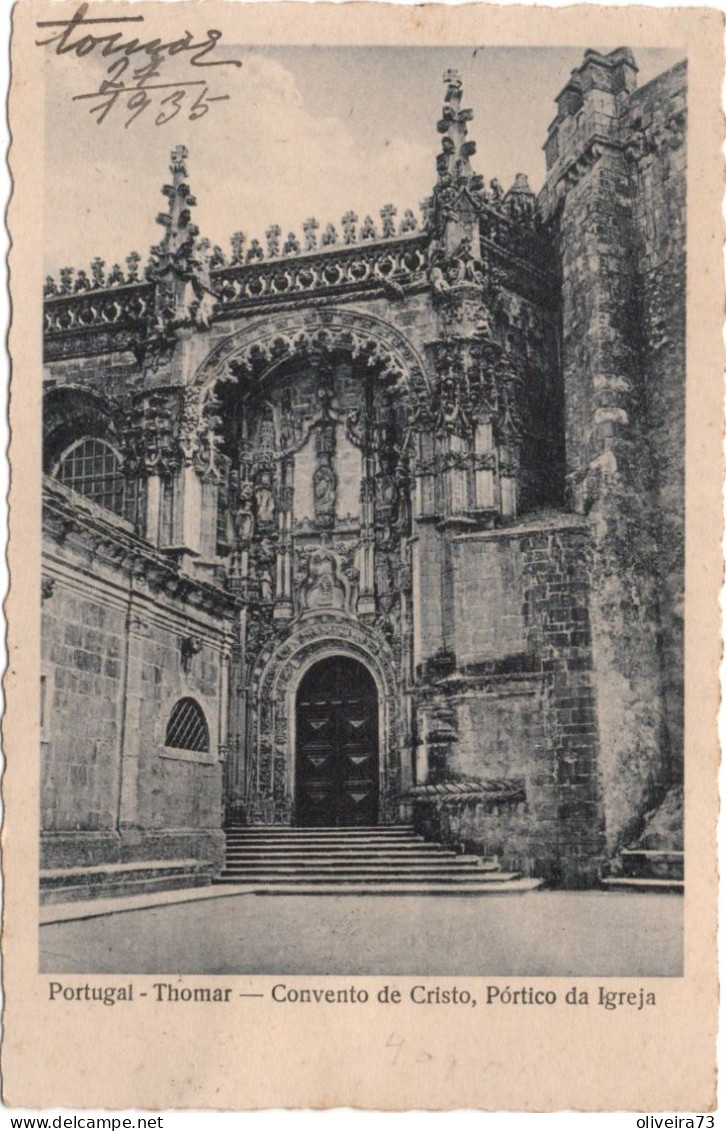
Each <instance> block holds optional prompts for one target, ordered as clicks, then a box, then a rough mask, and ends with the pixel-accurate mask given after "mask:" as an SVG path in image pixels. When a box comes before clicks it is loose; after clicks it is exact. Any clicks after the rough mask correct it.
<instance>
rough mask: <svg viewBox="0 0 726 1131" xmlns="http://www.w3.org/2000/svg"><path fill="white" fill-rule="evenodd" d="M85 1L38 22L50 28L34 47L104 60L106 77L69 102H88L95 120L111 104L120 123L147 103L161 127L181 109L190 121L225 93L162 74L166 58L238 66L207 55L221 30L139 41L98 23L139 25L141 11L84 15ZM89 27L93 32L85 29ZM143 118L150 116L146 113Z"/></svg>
mask: <svg viewBox="0 0 726 1131" xmlns="http://www.w3.org/2000/svg"><path fill="white" fill-rule="evenodd" d="M88 8H89V5H88V4H81V5H80V6H79V7H78V8H77V9H76V12H75V14H74V15H73V17H72V18H71V19H70V20H42V21H39V22H38V24H37V25H36V26H37V27H38V28H52V29H53V30H52V33H51V34H50V35H49V36H48V37H47V38H45V39H38V40H36V45H37V46H38V47H50V46H52V47H53V48H54V51H53V54H55V55H64V56H68V57H69V58H71V59H78V60H83V59H85V58H87V57H88V56H92V55H93V56H95V57H96V58H97V59H102V60H103V61H104V62H106V61H108V63H107V66H106V77H105V78H103V79H102V80H101V82H100V83H99V85H98V87H97V89H96V90H92V91H87V92H84V93H82V94H76V95H74V96H73V101H74V102H79V101H81V102H82V101H89V102H90V103H91V104H90V106H89V112H90V113H91V114H94V115H96V122H97V123H98V124H99V125H100V123H101V122H103V121H105V119H106V118H107V117H108V115H109V114H110V112H111V110H113V108H114V107H115V106H117V105H119V106H121V107H125V109H126V111H127V113H128V117H127V118H126V121H125V123H124V124H125V125H126V127H128V126H130V125H131V123H132V122H133V121H134V120H135V119H136V118H138V117H139V115H141V114H143V113H144V111H146V110H148V109H149V108H150V107H151V114H153V116H154V117H153V120H154V123H155V125H157V126H163V125H165V124H166V123H167V122H170V121H172V119H174V118H175V117H176V116H177V114H180V113H182V112H184V113H186V114H187V116H188V118H189V120H190V121H192V122H193V121H196V120H197V119H198V118H201V117H203V116H204V115H205V114H207V113H208V111H209V107H210V104H211V103H213V102H224V101H227V100H228V99H229V95H228V94H216V95H213V94H211V93H210V87H209V82H208V81H207V80H205V79H185V78H179V77H177V76H174V78H172V77H171V76H169V78H168V79H167V74H166V73H165V72H166V70H167V69H168V68H167V64H168V63H169V62H170V60H174V59H177V58H178V57H180V58H181V59H182V60H184V59H186V61H187V62H188V63H189V64H190V66H192V67H241V66H242V63H241V62H240V61H239V60H238V59H212V58H209V56H210V55H211V54H212V53H213V52H214V50H215V48H216V47H217V44H218V43H219V41H220V39H221V37H222V33H221V31H218V30H217V29H216V28H209V29H208V30H207V32H206V38H205V39H199V40H195V38H194V36H193V34H192V33H191V32H189V31H185V32H184V33H183V35H180V36H179V37H178V38H175V39H171V40H169V41H168V42H163V41H162V40H161V39H158V38H156V39H153V38H152V39H147V40H142V39H140V38H138V37H134V38H128V37H126V36H125V34H124V31H118V30H113V31H109V30H105V29H104V30H103V31H102V32H100V33H99V31H98V30H97V28H98V25H102V24H106V25H108V24H129V23H135V24H138V23H143V22H144V17H143V16H142V15H133V16H120V17H98V18H91V17H89V16H88ZM91 28H93V30H90V29H91ZM146 116H147V117H149V116H150V115H146Z"/></svg>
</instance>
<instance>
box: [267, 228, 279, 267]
mask: <svg viewBox="0 0 726 1131" xmlns="http://www.w3.org/2000/svg"><path fill="white" fill-rule="evenodd" d="M281 235H282V228H281V227H280V225H279V224H271V225H270V227H269V228H268V229H267V231H266V232H265V239H266V240H267V255H268V257H269V258H270V259H275V258H276V257H277V256H278V255H279V254H280V236H281Z"/></svg>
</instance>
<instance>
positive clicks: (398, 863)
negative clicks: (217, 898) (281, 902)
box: [225, 856, 496, 875]
mask: <svg viewBox="0 0 726 1131" xmlns="http://www.w3.org/2000/svg"><path fill="white" fill-rule="evenodd" d="M225 867H226V868H228V869H229V868H234V869H235V870H236V871H247V872H249V871H253V872H289V871H297V870H299V869H303V870H305V871H310V870H313V871H316V872H331V873H333V874H335V873H338V872H340V873H343V872H360V871H374V872H380V871H382V870H383V871H385V870H386V869H391V868H393V869H395V870H396V871H399V872H403V871H405V872H431V871H435V870H437V871H441V870H443V871H447V872H452V871H453V872H484V871H485V869H484V868H482V866H481V861H480V860H479V859H478V857H476V856H474V857H469V858H468V859H467V860H464V861H462V862H461V863H459V861H458V859H456V858H455V859H454V860H447V859H443V860H440V859H438V858H436V859H433V860H398V859H395V858H394V859H392V860H372V859H358V860H342V861H340V862H338V861H331V860H326V859H322V860H320V859H314V860H311V859H307V858H304V857H301V858H298V859H296V860H267V859H265V858H264V857H258V858H257V859H254V860H234V859H230V858H229V857H228V858H227V860H226V861H225ZM487 874H488V875H495V874H496V873H495V872H488V873H487Z"/></svg>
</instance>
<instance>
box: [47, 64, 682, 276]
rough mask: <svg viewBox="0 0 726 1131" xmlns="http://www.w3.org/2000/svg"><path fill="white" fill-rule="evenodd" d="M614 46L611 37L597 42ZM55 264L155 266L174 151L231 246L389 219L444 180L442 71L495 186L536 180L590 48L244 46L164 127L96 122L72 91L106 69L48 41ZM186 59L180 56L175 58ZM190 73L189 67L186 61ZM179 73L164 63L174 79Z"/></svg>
mask: <svg viewBox="0 0 726 1131" xmlns="http://www.w3.org/2000/svg"><path fill="white" fill-rule="evenodd" d="M593 46H595V47H596V48H597V49H598V50H603V51H609V50H612V48H613V47H614V46H617V44H601V45H600V44H595V45H593ZM45 50H46V52H47V54H46V59H45V74H46V121H45V137H46V146H45V159H46V177H45V183H46V185H47V186H48V190H47V192H46V194H45V216H44V229H45V231H44V234H45V239H44V244H45V253H46V271H47V272H49V273H52V274H56V275H57V272H58V270H59V269H60V268H61V267H63V266H74V267H84V268H85V269H87V265H88V264H89V263H90V261H91V259H92V258H93V257H94V256H100V257H101V258H102V259H104V260H105V261H106V263H107V266H110V265H111V264H112V263H114V262H116V261H121V262H123V260H124V258H125V257H126V255H127V254H128V253H129V252H130V251H132V250H135V251H138V252H139V253H140V254H141V255H142V258H143V259H144V260H145V259H146V256H147V253H148V249H149V247H150V246H151V245H152V244H154V243H156V242H157V241H158V240H159V238H160V235H161V228H160V226H159V225H158V224H156V223H155V222H154V218H155V216H156V215H157V213H158V212H160V211H165V209H166V202H165V199H164V197H163V196H162V195H161V186H162V185H163V184H164V183H165V182H166V181H168V180H169V173H168V162H169V153H170V151H171V149H173V148H174V146H176V145H179V144H184V145H186V146H187V148H188V150H189V158H188V162H187V164H188V173H189V183H190V185H191V188H192V191H193V193H194V195H195V197H196V199H197V205H198V206H197V207H196V208H195V209H194V222H195V223H196V224H197V225H198V226H199V228H200V230H201V234H202V235H204V236H206V237H207V238H209V239H210V240H211V241H212V243H216V244H219V245H220V246H221V247H222V248H223V249H224V250H225V251H228V250H229V238H230V236H231V235H232V233H233V232H235V231H238V230H240V229H241V230H242V231H244V232H245V233H246V234H247V235H248V237H256V238H258V239H259V240H260V241H261V242H262V243H263V245H264V232H265V229H266V228H267V227H269V226H270V225H271V224H279V225H280V226H281V228H282V229H283V240H284V238H285V236H286V234H287V232H288V231H289V230H294V231H295V232H296V233H297V235H298V237H299V238H302V230H301V224H302V221H303V220H304V219H306V218H307V217H309V216H315V217H316V218H317V219H318V221H319V222H320V224H321V229H322V226H323V225H324V224H325V223H327V222H328V221H332V222H333V223H334V224H335V225H336V227H337V229H338V232H339V233H340V218H341V216H342V215H343V213H344V212H347V211H348V210H349V209H352V210H353V211H354V212H356V213H357V214H358V216H359V217H360V220H361V221H362V219H363V217H364V216H365V215H367V214H370V215H371V216H373V218H374V220H375V221H376V223H378V222H379V215H378V213H379V209H380V208H381V207H383V206H384V205H386V204H388V203H392V204H394V205H395V206H396V207H397V208H398V209H399V216H400V215H401V214H402V212H403V210H404V209H405V208H412V209H413V210H414V212H415V213H416V215H417V216H418V206H419V202H420V201H421V199H422V198H423V197H425V196H427V195H428V194H429V193H430V192H431V188H432V186H433V184H434V182H435V179H436V164H435V163H436V154H437V153H438V151H439V149H440V138H439V135H438V134H437V131H436V123H437V121H438V119H439V117H440V114H441V107H442V103H443V95H444V84H443V81H442V78H443V74H444V72H445V71H446V70H447V69H448V68H450V67H454V68H457V69H458V70H459V72H460V74H461V77H462V80H463V83H464V102H463V104H464V105H465V106H468V107H471V108H472V109H473V111H474V119H473V122H472V123H470V126H469V136H470V137H471V138H473V139H474V140H475V141H476V143H477V155H476V157H475V158H474V161H473V164H474V167H475V168H476V170H477V171H478V172H480V173H482V174H483V175H484V177H485V178H486V180H487V181H489V180H490V179H491V178H492V177H497V178H498V179H499V181H500V182H501V183H502V185H503V186H504V187H505V188H507V187H508V186H509V185H510V184H511V183H512V181H513V180H514V177H515V175H516V174H517V173H520V172H523V173H526V174H527V175H528V176H529V179H530V183H531V185H532V187H533V188H534V189H535V190H537V189H538V188H539V187H540V186H541V184H542V181H543V179H544V172H545V168H544V154H543V152H542V145H543V143H544V141H545V138H546V136H547V126H548V125H549V123H550V122H551V121H552V118H553V117H554V114H555V105H554V99H555V97H556V95H557V93H558V92H559V90H560V89H561V88H562V86H563V85H564V83H565V82H566V81H567V78H568V76H569V74H570V71H571V70H572V68H573V67H575V66H577V65H578V64H579V63H580V62H581V60H582V55H583V49H582V47H562V48H549V47H548V48H523V47H514V48H503V47H496V48H494V47H478V48H477V47H471V48H462V47H453V48H452V47H441V48H429V47H404V48H397V47H393V48H391V47H254V48H250V47H234V46H233V45H227V46H226V47H225V49H224V56H225V57H227V58H236V59H239V60H241V62H242V66H241V67H239V68H233V67H220V68H209V69H206V70H204V71H202V72H200V70H198V69H197V70H194V72H193V75H194V77H195V78H196V77H198V75H199V74H200V73H201V75H202V77H204V78H207V77H208V76H209V84H210V93H215V94H219V93H226V94H229V95H230V98H229V100H228V101H220V102H216V103H213V104H211V105H210V108H209V111H208V113H206V114H205V115H204V116H202V117H200V118H199V119H198V120H197V121H194V122H190V121H188V120H187V118H186V115H183V114H182V113H179V114H178V115H177V116H176V117H175V118H174V120H173V121H171V122H169V123H166V124H163V125H158V126H157V125H156V124H155V121H154V119H155V116H156V114H158V112H159V109H160V107H156V108H154V109H153V111H152V110H151V109H149V110H146V111H144V112H143V113H142V114H140V115H139V117H138V118H137V119H136V120H135V121H134V122H132V123H131V124H130V125H129V126H128V127H125V125H124V122H125V120H126V119H127V118H128V116H129V115H128V114H127V113H126V112H125V111H124V110H122V107H121V105H120V104H118V105H117V106H116V107H115V108H114V109H113V110H112V111H111V112H110V114H109V115H108V117H107V119H106V121H105V122H103V123H101V124H97V122H96V118H95V116H94V115H93V114H91V113H90V112H89V106H90V105H92V103H89V102H84V101H73V96H74V95H77V94H80V93H84V92H85V91H88V90H94V89H96V84H97V83H98V81H99V80H100V78H102V77H103V69H102V67H101V65H100V61H99V63H95V62H94V59H93V58H89V59H87V60H84V64H83V67H80V66H79V61H78V60H77V59H75V58H73V57H70V56H69V57H67V58H66V57H58V56H57V55H53V54H51V53H50V51H49V50H48V49H45ZM682 56H683V53H682V52H679V51H676V50H673V49H657V48H652V49H643V48H641V49H639V50H638V53H637V62H638V65H639V68H640V73H639V76H638V78H639V84H640V85H642V84H643V83H645V82H647V81H649V80H650V79H651V78H653V77H654V76H655V75H657V74H659V73H660V72H661V71H663V70H665V69H667V68H668V67H670V66H672V65H673V64H674V63H675V62H677V61H678V60H679V59H680V58H681V57H682ZM172 65H174V66H176V65H177V64H176V61H174V63H173V64H172ZM184 71H185V73H186V74H188V73H189V68H188V66H185V68H184ZM180 73H181V70H180V69H177V70H174V71H170V75H173V76H174V77H176V76H177V75H178V74H180Z"/></svg>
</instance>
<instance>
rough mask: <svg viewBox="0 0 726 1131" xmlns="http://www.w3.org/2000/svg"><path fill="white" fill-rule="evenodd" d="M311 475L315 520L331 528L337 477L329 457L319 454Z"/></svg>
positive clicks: (333, 518)
mask: <svg viewBox="0 0 726 1131" xmlns="http://www.w3.org/2000/svg"><path fill="white" fill-rule="evenodd" d="M318 459H319V461H320V462H319V464H318V467H317V468H316V469H315V473H314V475H313V500H314V503H315V518H316V519H317V521H318V522H319V523H322V524H324V525H326V526H332V525H333V524H334V522H335V499H336V494H337V487H338V477H337V475H336V474H335V472H334V471H333V468H332V466H331V457H330V456H329V455H328V454H323V453H321V454H320V455H319V457H318Z"/></svg>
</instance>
